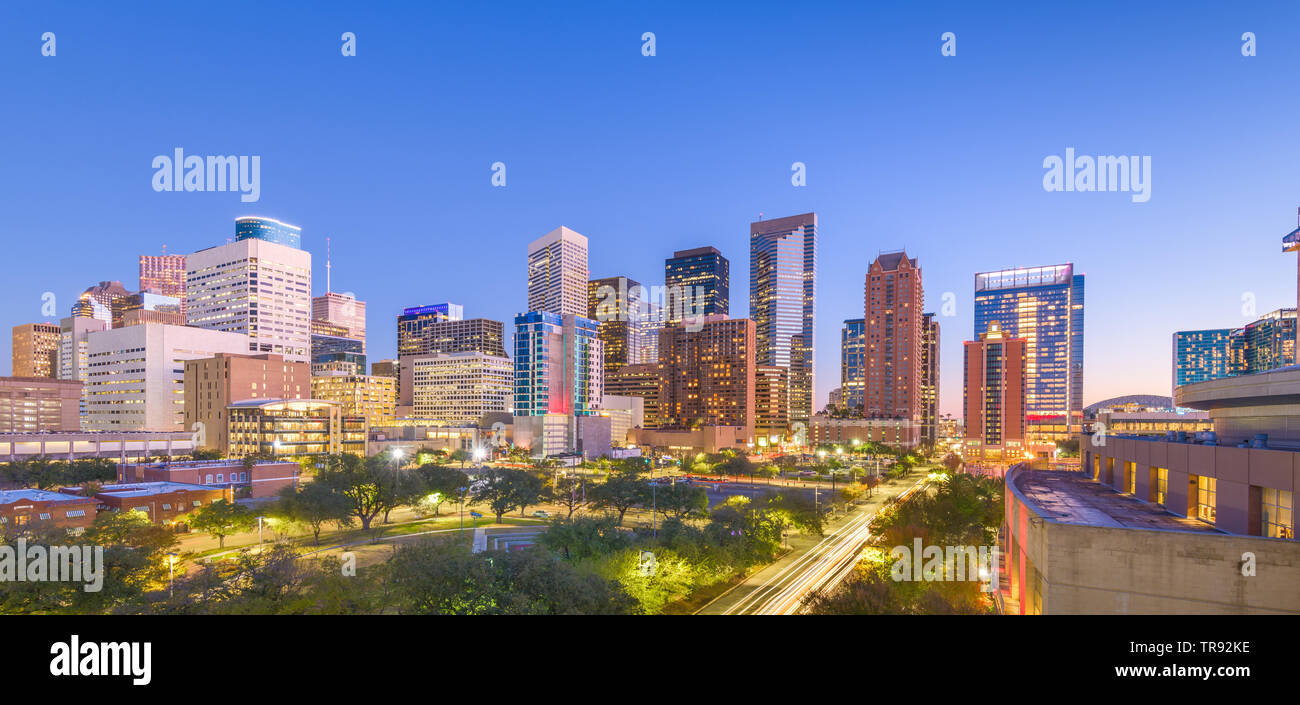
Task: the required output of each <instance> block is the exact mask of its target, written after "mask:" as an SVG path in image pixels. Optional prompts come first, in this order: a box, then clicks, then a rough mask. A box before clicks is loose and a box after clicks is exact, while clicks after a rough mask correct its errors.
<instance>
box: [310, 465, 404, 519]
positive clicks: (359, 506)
mask: <svg viewBox="0 0 1300 705" xmlns="http://www.w3.org/2000/svg"><path fill="white" fill-rule="evenodd" d="M395 472H399V471H395V470H393V469H391V468H389V467H388V462H387V460H386V459H385V458H383V457H382V456H379V455H372V456H370V457H368V458H362V457H360V456H358V455H355V454H352V453H343V454H342V455H331V456H329V458H328V459H327V460H326V462H325V467H324V469H322V470H321V471H320V473H319V474H317V476H316V480H315V482H318V483H322V484H324V485H325V486H327V487H329V488H330V489H331V490H333V491H334V492H337V493H338V494H340V495H342V496H343V497H344V498H346V499H347V505H348V515H349V516H352V517H354V518H356V519H357V521H359V522H361V529H362V530H363V531H369V530H370V524H371V522H373V521H374V520H375V517H377V516H379V515H380V514H382V513H384V512H386V511H388V510H391V509H392V508H393V507H394V506H396V503H397V502H398V500H399V495H398V491H397V485H398V483H397V482H396V481H395V480H394V479H393V477H392V474H393V473H395ZM313 484H315V483H313Z"/></svg>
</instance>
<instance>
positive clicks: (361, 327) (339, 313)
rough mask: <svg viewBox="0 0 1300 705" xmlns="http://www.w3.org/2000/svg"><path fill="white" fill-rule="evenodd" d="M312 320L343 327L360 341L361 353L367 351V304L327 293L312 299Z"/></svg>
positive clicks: (349, 296)
mask: <svg viewBox="0 0 1300 705" xmlns="http://www.w3.org/2000/svg"><path fill="white" fill-rule="evenodd" d="M311 318H312V320H313V321H325V322H327V323H332V324H334V325H336V326H341V327H342V328H344V329H345V330H346V332H345V333H344V335H345V336H347V337H349V338H353V339H355V340H360V341H361V352H365V351H366V302H364V301H361V300H360V299H358V298H357V297H355V296H352V295H350V294H340V293H339V292H337V291H327V292H325V293H324V294H321V295H320V296H316V297H313V298H312V300H311ZM344 413H345V414H346V413H347V412H346V411H344Z"/></svg>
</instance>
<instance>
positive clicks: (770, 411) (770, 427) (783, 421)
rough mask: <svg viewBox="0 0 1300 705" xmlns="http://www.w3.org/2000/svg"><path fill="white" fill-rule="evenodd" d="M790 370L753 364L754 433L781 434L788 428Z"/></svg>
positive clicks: (762, 434)
mask: <svg viewBox="0 0 1300 705" xmlns="http://www.w3.org/2000/svg"><path fill="white" fill-rule="evenodd" d="M789 386H790V371H789V370H787V369H786V368H784V367H768V366H766V365H755V366H754V434H755V435H757V436H773V435H775V436H783V435H785V433H786V432H787V431H789V430H790V389H789Z"/></svg>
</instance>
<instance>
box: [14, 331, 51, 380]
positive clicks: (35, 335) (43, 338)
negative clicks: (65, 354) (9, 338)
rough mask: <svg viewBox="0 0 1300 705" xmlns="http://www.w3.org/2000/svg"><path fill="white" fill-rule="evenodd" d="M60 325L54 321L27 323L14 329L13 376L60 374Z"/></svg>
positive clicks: (49, 375)
mask: <svg viewBox="0 0 1300 705" xmlns="http://www.w3.org/2000/svg"><path fill="white" fill-rule="evenodd" d="M59 336H60V330H59V327H58V326H56V325H54V324H53V323H26V324H23V325H21V326H14V329H13V358H12V361H13V376H15V377H49V378H51V379H56V378H58V376H59Z"/></svg>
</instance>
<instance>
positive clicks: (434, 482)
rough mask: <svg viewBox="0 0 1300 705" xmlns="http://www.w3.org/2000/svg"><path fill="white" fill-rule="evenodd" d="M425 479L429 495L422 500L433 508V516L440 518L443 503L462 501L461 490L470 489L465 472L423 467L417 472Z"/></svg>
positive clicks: (432, 466) (435, 466)
mask: <svg viewBox="0 0 1300 705" xmlns="http://www.w3.org/2000/svg"><path fill="white" fill-rule="evenodd" d="M416 472H418V473H419V474H420V476H421V477H422V478H424V485H425V488H426V489H427V490H428V491H429V495H428V496H427V497H426V498H425V499H422V500H421V504H427V505H428V506H430V507H432V508H433V515H434V516H438V514H439V512H440V510H441V508H442V503H443V502H446V501H447V500H449V499H450V500H458V499H460V495H461V489H462V488H467V487H469V476H468V475H466V474H465V473H464V472H463V471H461V470H457V469H455V468H448V467H444V466H442V465H432V464H429V465H421V466H420V467H419V469H418V470H416Z"/></svg>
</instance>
